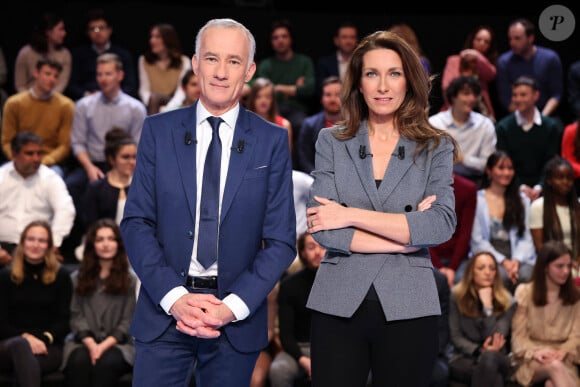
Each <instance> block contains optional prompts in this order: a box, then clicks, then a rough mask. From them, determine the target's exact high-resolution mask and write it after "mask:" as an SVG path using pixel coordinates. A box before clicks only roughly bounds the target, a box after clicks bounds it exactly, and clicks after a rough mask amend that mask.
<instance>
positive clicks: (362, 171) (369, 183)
mask: <svg viewBox="0 0 580 387" xmlns="http://www.w3.org/2000/svg"><path fill="white" fill-rule="evenodd" d="M345 145H346V151H347V153H348V154H349V156H350V158H351V159H352V163H353V165H354V168H355V170H356V173H357V174H358V177H359V178H360V181H361V184H362V186H363V187H364V190H365V192H366V194H367V196H368V198H369V200H370V201H371V203H372V205H373V208H374V209H375V210H380V209H381V201H380V200H379V194H378V191H377V185H376V183H375V178H374V176H373V159H372V157H371V156H370V155H367V156H365V157H364V158H361V149H362V148H361V147H364V153H365V154H370V153H371V152H370V145H369V141H368V129H367V126H366V121H363V124H362V126H361V128H360V130H359V131H358V133H357V134H356V136H355V137H354V138H353V139H351V140H349V141H346V142H345Z"/></svg>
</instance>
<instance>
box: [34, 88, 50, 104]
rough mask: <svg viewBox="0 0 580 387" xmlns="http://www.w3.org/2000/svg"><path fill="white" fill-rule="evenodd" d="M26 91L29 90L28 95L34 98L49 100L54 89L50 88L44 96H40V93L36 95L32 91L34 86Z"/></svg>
mask: <svg viewBox="0 0 580 387" xmlns="http://www.w3.org/2000/svg"><path fill="white" fill-rule="evenodd" d="M28 91H29V92H30V95H31V96H32V98H34V99H39V100H41V101H48V100H49V99H50V98H51V97H52V95H53V94H54V90H52V91H51V92H50V93H48V94H47V95H46V97H42V96H40V95H37V94H36V93H35V92H34V87H31V88H30V89H28Z"/></svg>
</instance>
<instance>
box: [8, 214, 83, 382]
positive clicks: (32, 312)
mask: <svg viewBox="0 0 580 387" xmlns="http://www.w3.org/2000/svg"><path fill="white" fill-rule="evenodd" d="M0 295H1V296H0V371H2V372H9V373H12V374H13V379H14V382H15V385H18V386H22V387H40V385H41V384H40V381H41V378H42V375H43V374H46V373H49V372H52V371H56V370H58V369H59V367H60V365H61V362H62V348H63V342H64V338H65V336H66V335H67V333H68V332H69V330H70V326H69V318H70V303H71V296H72V283H71V278H70V275H69V273H68V271H66V270H65V269H64V268H63V267H62V266H61V265H60V263H59V262H58V260H57V259H56V256H55V253H54V244H53V238H52V232H51V227H50V224H49V223H48V222H46V221H43V220H39V221H33V222H30V223H28V224H27V225H25V227H24V229H23V230H22V233H21V234H20V237H19V242H18V247H17V248H16V253H15V254H14V261H13V262H12V265H11V266H10V267H9V268H8V269H7V270H1V271H0Z"/></svg>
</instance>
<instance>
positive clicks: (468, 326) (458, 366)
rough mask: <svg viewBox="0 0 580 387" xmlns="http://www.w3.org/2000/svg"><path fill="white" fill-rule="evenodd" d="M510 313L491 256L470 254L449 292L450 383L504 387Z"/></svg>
mask: <svg viewBox="0 0 580 387" xmlns="http://www.w3.org/2000/svg"><path fill="white" fill-rule="evenodd" d="M515 308H516V304H515V302H514V300H513V297H512V295H511V294H510V292H509V291H508V290H507V289H506V288H505V287H504V286H503V281H502V280H501V277H500V275H499V270H498V264H497V261H496V260H495V258H494V257H493V255H492V254H491V253H489V252H487V251H480V252H477V253H475V255H474V256H473V257H471V258H470V259H469V260H468V261H467V267H466V268H465V274H464V275H463V277H462V278H461V281H460V282H459V283H458V284H457V285H455V286H454V287H453V288H452V290H451V303H450V307H449V332H450V335H451V343H452V344H453V353H452V355H451V360H450V361H449V369H450V371H451V380H454V381H458V382H461V383H465V384H468V385H471V386H481V387H490V386H493V387H502V386H503V385H504V384H505V383H506V382H507V380H508V377H509V373H510V359H509V356H508V345H506V343H509V337H510V330H511V319H512V316H513V314H514V312H515Z"/></svg>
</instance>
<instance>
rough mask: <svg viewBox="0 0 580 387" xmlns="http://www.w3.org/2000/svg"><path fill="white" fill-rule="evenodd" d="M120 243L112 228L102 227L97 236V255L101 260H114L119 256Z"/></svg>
mask: <svg viewBox="0 0 580 387" xmlns="http://www.w3.org/2000/svg"><path fill="white" fill-rule="evenodd" d="M118 248H119V243H118V242H117V238H116V237H115V233H114V232H113V230H112V229H111V228H110V227H101V228H100V229H98V230H97V234H96V235H95V253H96V254H97V257H99V259H113V258H115V255H117V250H118Z"/></svg>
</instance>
